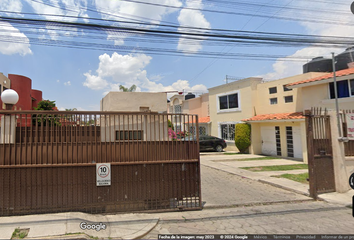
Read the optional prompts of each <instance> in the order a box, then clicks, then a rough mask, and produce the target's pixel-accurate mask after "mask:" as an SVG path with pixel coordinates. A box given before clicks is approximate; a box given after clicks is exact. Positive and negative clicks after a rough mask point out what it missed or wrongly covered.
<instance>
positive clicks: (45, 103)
mask: <svg viewBox="0 0 354 240" xmlns="http://www.w3.org/2000/svg"><path fill="white" fill-rule="evenodd" d="M34 110H37V111H57V110H58V109H57V107H56V106H55V101H49V100H42V101H40V102H39V103H38V105H37V107H35V108H34ZM32 124H33V125H34V126H46V125H47V124H48V126H57V125H59V124H60V123H59V119H58V116H57V115H56V114H48V115H47V114H33V115H32Z"/></svg>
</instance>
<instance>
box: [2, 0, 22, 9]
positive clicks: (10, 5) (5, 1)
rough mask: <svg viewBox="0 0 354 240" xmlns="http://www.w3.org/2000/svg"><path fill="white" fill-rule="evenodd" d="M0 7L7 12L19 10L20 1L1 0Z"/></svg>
mask: <svg viewBox="0 0 354 240" xmlns="http://www.w3.org/2000/svg"><path fill="white" fill-rule="evenodd" d="M0 9H1V10H3V11H9V12H20V11H21V9H22V3H21V1H20V0H1V1H0Z"/></svg>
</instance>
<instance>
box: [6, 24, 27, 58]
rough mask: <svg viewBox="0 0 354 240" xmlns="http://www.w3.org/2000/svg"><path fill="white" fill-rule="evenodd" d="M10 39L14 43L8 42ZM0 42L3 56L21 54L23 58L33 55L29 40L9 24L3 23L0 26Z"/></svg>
mask: <svg viewBox="0 0 354 240" xmlns="http://www.w3.org/2000/svg"><path fill="white" fill-rule="evenodd" d="M9 38H10V39H11V38H13V39H12V41H13V42H11V41H8V39H9ZM0 41H1V44H0V53H2V54H6V55H11V54H20V55H23V56H24V55H27V54H32V51H31V49H30V44H29V39H28V38H27V37H26V35H25V34H23V33H21V32H20V31H19V30H18V29H17V28H14V27H13V26H12V25H11V24H9V23H6V22H2V23H1V24H0Z"/></svg>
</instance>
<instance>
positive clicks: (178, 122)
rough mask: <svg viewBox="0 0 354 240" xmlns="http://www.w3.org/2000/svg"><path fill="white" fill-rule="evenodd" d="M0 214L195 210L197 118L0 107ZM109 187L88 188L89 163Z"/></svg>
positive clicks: (92, 180) (92, 175) (92, 181)
mask: <svg viewBox="0 0 354 240" xmlns="http://www.w3.org/2000/svg"><path fill="white" fill-rule="evenodd" d="M0 116H1V125H0V126H1V128H0V215H2V216H4V215H15V214H28V213H44V212H59V211H84V212H89V213H98V212H117V211H141V210H180V209H201V208H202V205H201V185H200V160H199V142H198V131H196V132H194V131H190V130H192V129H198V116H196V115H186V114H158V113H146V112H135V113H128V112H124V113H123V112H76V111H72V112H48V111H0ZM97 163H110V164H111V173H112V174H111V186H99V187H97V186H96V164H97Z"/></svg>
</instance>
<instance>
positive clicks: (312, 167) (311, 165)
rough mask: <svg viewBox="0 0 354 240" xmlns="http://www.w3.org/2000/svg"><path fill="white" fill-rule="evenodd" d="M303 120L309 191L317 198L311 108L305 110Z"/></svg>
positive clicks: (311, 195)
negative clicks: (305, 135)
mask: <svg viewBox="0 0 354 240" xmlns="http://www.w3.org/2000/svg"><path fill="white" fill-rule="evenodd" d="M305 116H306V119H305V122H306V130H307V139H306V140H307V156H308V157H307V161H308V166H309V186H310V189H309V192H310V197H312V198H314V199H317V186H316V183H317V180H316V174H315V172H314V171H315V162H314V161H315V160H314V155H315V153H314V145H313V124H312V120H313V118H312V112H311V110H305Z"/></svg>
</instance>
